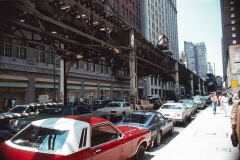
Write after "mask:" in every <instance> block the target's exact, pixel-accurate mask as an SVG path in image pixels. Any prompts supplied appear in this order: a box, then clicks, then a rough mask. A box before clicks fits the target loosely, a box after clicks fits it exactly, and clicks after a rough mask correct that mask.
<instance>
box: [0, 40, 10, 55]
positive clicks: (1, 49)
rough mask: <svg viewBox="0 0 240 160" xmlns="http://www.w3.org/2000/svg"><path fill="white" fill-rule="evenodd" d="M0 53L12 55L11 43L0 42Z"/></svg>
mask: <svg viewBox="0 0 240 160" xmlns="http://www.w3.org/2000/svg"><path fill="white" fill-rule="evenodd" d="M0 55H2V56H8V57H11V56H12V46H11V44H9V43H3V42H0Z"/></svg>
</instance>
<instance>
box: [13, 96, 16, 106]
mask: <svg viewBox="0 0 240 160" xmlns="http://www.w3.org/2000/svg"><path fill="white" fill-rule="evenodd" d="M15 106H16V98H13V99H12V107H15Z"/></svg>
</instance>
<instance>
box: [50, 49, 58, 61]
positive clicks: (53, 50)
mask: <svg viewBox="0 0 240 160" xmlns="http://www.w3.org/2000/svg"><path fill="white" fill-rule="evenodd" d="M49 52H50V54H49V63H50V64H54V61H55V60H56V50H55V49H54V48H50V49H49ZM55 63H56V62H55Z"/></svg>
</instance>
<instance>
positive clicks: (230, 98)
mask: <svg viewBox="0 0 240 160" xmlns="http://www.w3.org/2000/svg"><path fill="white" fill-rule="evenodd" d="M228 100H229V104H233V101H232V93H229V95H228Z"/></svg>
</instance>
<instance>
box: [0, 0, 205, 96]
mask: <svg viewBox="0 0 240 160" xmlns="http://www.w3.org/2000/svg"><path fill="white" fill-rule="evenodd" d="M0 21H1V23H0V35H1V36H0V37H1V38H0V41H1V42H8V43H14V44H20V45H22V46H24V47H30V48H34V49H36V50H38V49H39V48H38V47H39V45H45V46H49V47H52V48H54V49H55V50H56V54H57V55H59V56H61V58H62V60H63V61H64V64H65V65H64V77H65V79H64V82H65V83H64V84H63V86H64V88H66V79H67V74H68V70H69V68H70V67H71V64H72V63H73V62H75V61H78V60H79V59H81V60H83V61H84V60H86V61H90V62H93V63H96V64H97V63H99V62H101V61H100V60H101V59H102V58H104V59H105V63H106V65H108V66H111V67H112V68H113V70H116V71H117V70H127V71H128V72H129V75H130V77H129V78H130V90H131V91H130V92H131V94H132V95H134V91H133V90H135V87H136V84H135V80H136V77H143V76H148V75H153V76H160V77H162V78H163V80H164V81H173V82H175V83H176V84H177V85H176V86H177V89H176V90H177V94H179V91H178V89H179V85H184V86H185V87H186V88H189V89H190V90H191V94H194V92H195V90H199V89H200V90H204V85H202V84H204V83H205V82H204V80H202V79H201V78H199V77H198V76H197V75H196V74H194V73H193V72H192V71H190V70H188V69H186V67H185V66H183V65H182V64H180V63H179V62H178V61H176V60H174V59H173V58H172V57H171V53H170V52H169V51H168V50H166V48H161V47H157V46H154V45H153V44H152V43H150V42H149V41H148V40H146V39H145V38H144V37H143V36H142V35H141V34H140V33H139V32H138V30H137V29H135V27H134V26H133V25H131V24H129V23H128V22H127V21H126V20H124V18H123V17H121V16H119V15H118V13H116V12H115V11H114V10H112V9H111V7H109V6H108V4H106V3H104V4H103V3H101V2H100V1H99V0H12V1H1V2H0ZM118 78H119V79H120V80H121V79H124V78H125V77H118ZM64 92H65V89H64ZM64 99H66V94H65V93H64Z"/></svg>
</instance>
